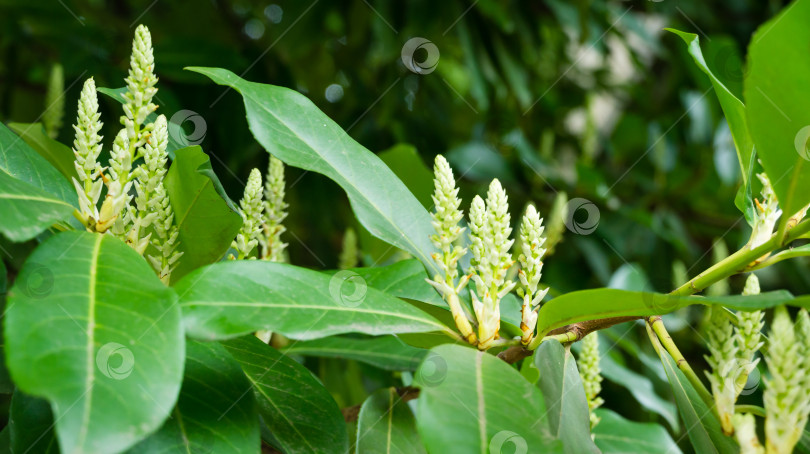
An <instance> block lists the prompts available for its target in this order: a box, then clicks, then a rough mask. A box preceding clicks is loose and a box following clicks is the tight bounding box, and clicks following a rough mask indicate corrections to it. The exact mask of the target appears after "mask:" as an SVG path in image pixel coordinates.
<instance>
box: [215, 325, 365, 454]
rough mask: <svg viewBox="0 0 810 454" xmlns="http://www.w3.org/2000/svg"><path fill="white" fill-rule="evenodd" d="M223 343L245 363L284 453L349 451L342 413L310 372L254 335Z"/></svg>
mask: <svg viewBox="0 0 810 454" xmlns="http://www.w3.org/2000/svg"><path fill="white" fill-rule="evenodd" d="M223 345H224V346H225V348H226V349H228V351H229V352H230V353H231V355H233V357H234V358H235V359H236V361H237V362H239V363H240V364H241V365H242V370H244V371H245V375H247V378H248V380H249V381H250V383H251V385H252V387H253V395H254V396H255V397H256V400H257V401H258V403H259V411H260V412H261V415H262V418H263V419H264V422H265V424H267V427H268V428H269V429H270V431H271V432H272V433H273V436H274V437H275V439H276V440H277V441H278V442H279V443H280V444H281V448H282V449H281V451H283V452H285V453H287V454H293V453H311V452H321V453H340V454H344V453H346V452H348V451H349V435H348V433H347V432H346V423H345V422H344V421H343V415H342V414H341V412H340V409H339V408H338V406H337V404H336V403H335V401H334V399H332V396H331V395H329V392H328V391H327V390H326V388H324V387H323V385H322V384H321V383H320V382H319V381H318V380H317V379H316V378H315V377H314V376H313V375H312V373H310V372H309V370H307V368H305V367H304V366H302V365H300V364H298V363H297V362H295V361H293V360H292V359H290V358H288V357H286V356H284V355H283V354H281V353H279V352H278V350H276V349H274V348H273V347H270V346H269V345H267V344H265V343H263V342H262V341H260V340H259V339H257V338H256V337H254V336H246V337H243V338H239V339H232V340H229V341H226V342H223ZM246 391H247V390H246Z"/></svg>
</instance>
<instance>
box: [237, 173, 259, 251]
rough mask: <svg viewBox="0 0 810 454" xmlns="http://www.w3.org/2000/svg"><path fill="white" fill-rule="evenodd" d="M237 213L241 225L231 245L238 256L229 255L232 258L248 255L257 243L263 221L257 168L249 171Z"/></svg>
mask: <svg viewBox="0 0 810 454" xmlns="http://www.w3.org/2000/svg"><path fill="white" fill-rule="evenodd" d="M239 205H240V210H239V214H240V215H241V216H242V227H241V228H240V229H239V233H238V234H237V235H236V239H235V240H233V243H232V244H231V247H232V248H234V249H236V251H237V252H238V253H239V256H238V257H234V256H233V255H231V258H232V259H234V258H235V259H239V260H242V259H246V258H248V257H249V256H250V253H251V252H252V251H253V248H255V247H256V245H257V244H259V235H260V234H261V226H262V224H263V223H264V220H263V217H264V215H263V214H262V212H263V210H264V203H263V202H262V174H261V172H259V169H253V170H251V171H250V176H249V177H248V181H247V185H245V195H244V196H243V197H242V200H241V201H240V202H239Z"/></svg>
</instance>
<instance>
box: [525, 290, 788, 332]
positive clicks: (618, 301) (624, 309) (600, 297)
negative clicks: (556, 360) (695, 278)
mask: <svg viewBox="0 0 810 454" xmlns="http://www.w3.org/2000/svg"><path fill="white" fill-rule="evenodd" d="M796 301H798V300H794V299H793V295H791V294H790V292H787V291H785V290H779V291H775V292H766V293H761V294H759V295H747V296H742V295H734V296H705V297H704V296H673V295H665V294H661V293H649V292H633V291H629V290H618V289H609V288H600V289H591V290H581V291H577V292H571V293H566V294H564V295H560V296H558V297H556V298H553V299H552V300H550V301H548V302H546V303H544V304H543V306H542V307H541V308H540V311H539V312H538V315H537V332H538V333H539V334H540V335H545V334H546V333H548V332H549V331H551V330H553V329H555V328H560V327H563V326H565V325H568V324H571V323H576V322H581V321H584V320H593V319H601V318H610V317H646V316H650V315H663V314H668V313H670V312H672V311H675V310H678V309H680V308H682V307H686V306H690V305H693V304H705V305H709V304H718V305H722V306H726V307H729V308H731V309H739V310H746V311H753V310H758V309H764V308H769V307H773V306H776V305H779V304H785V303H787V304H794V303H795V302H796Z"/></svg>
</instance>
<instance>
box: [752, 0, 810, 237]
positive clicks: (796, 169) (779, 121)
mask: <svg viewBox="0 0 810 454" xmlns="http://www.w3.org/2000/svg"><path fill="white" fill-rule="evenodd" d="M808 21H810V4H808V3H807V2H802V1H794V2H793V3H791V4H790V6H789V7H788V8H785V9H784V10H782V12H781V13H780V14H779V15H777V16H776V17H774V18H773V19H771V20H770V21H768V22H766V23H765V24H764V25H762V26H760V27H759V29H757V31H756V33H754V36H753V37H752V38H751V42H750V44H749V46H748V73H747V75H746V78H745V81H744V90H743V92H744V94H745V102H746V105H747V114H748V125H749V128H750V131H751V138H752V139H753V141H754V144H755V146H756V148H757V155H758V157H759V159H760V160H761V161H762V167H763V168H764V169H765V173H767V174H768V177H769V179H770V180H771V184H772V185H773V187H774V191H775V192H776V196H777V198H778V199H779V206H780V208H782V211H783V212H784V215H783V216H782V219H781V222H782V223H784V222H786V221H787V219H788V218H789V217H790V216H792V215H793V214H794V213H796V212H797V211H799V209H801V208H802V207H804V206H805V205H807V204H808V203H810V163H808V159H810V148H809V147H810V143H808V138H810V110H808V109H807V103H806V102H805V101H806V99H807V95H808V93H810V92H808V87H810V60H808V59H807V46H808V44H810V29H808V28H807V23H808Z"/></svg>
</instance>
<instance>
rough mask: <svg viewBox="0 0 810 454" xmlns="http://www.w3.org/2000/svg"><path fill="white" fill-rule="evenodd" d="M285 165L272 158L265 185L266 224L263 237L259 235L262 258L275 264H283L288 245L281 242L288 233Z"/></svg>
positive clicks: (263, 227)
mask: <svg viewBox="0 0 810 454" xmlns="http://www.w3.org/2000/svg"><path fill="white" fill-rule="evenodd" d="M284 195H285V182H284V163H282V162H281V160H279V159H277V158H276V157H275V156H270V164H269V165H268V168H267V181H265V183H264V212H265V217H266V218H265V223H264V225H263V226H262V229H263V230H264V234H263V235H259V243H260V244H261V257H262V258H263V259H265V260H270V261H273V262H283V261H285V259H284V249H285V248H286V247H287V243H285V242H283V241H281V234H282V233H284V232H285V231H287V228H286V227H285V226H284V219H286V218H287V203H286V202H285V201H284Z"/></svg>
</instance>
